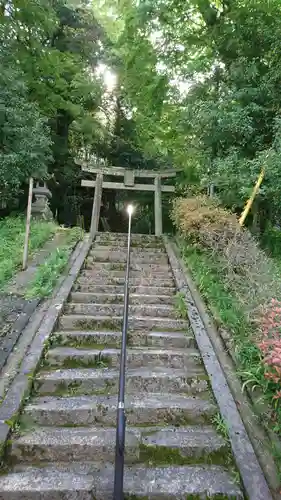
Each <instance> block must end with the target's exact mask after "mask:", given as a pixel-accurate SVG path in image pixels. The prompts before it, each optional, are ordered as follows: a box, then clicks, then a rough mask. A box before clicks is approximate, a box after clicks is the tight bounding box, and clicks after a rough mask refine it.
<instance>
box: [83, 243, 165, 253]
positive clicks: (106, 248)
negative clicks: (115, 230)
mask: <svg viewBox="0 0 281 500" xmlns="http://www.w3.org/2000/svg"><path fill="white" fill-rule="evenodd" d="M96 251H99V252H105V253H108V252H122V253H124V254H125V255H127V251H128V247H127V242H126V244H125V245H124V243H123V242H120V245H118V247H117V246H116V245H112V244H110V245H104V244H103V242H97V243H96V244H95V246H94V247H92V248H91V250H90V252H89V255H92V254H93V253H94V252H96ZM144 253H149V254H151V255H152V254H153V255H156V256H157V255H166V251H165V248H163V247H146V246H144V247H141V246H139V245H138V246H134V245H133V246H131V250H130V254H131V256H133V255H139V254H144Z"/></svg>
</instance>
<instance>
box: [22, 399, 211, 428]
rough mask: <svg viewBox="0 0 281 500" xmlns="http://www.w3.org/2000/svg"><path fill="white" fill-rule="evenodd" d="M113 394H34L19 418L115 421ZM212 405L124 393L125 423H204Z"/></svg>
mask: <svg viewBox="0 0 281 500" xmlns="http://www.w3.org/2000/svg"><path fill="white" fill-rule="evenodd" d="M116 409H117V396H116V395H114V396H104V395H98V396H97V395H91V396H73V397H71V396H70V397H67V398H66V397H54V396H45V397H39V398H34V400H33V401H32V402H31V403H29V404H28V405H27V406H26V407H25V409H24V413H23V420H24V421H25V420H27V421H28V422H29V424H30V422H34V423H35V424H37V425H43V426H85V425H88V426H89V425H102V426H103V425H113V426H114V425H115V424H116ZM216 412H217V408H216V406H215V405H214V404H213V403H212V402H210V401H208V400H205V399H201V398H197V397H195V396H187V395H181V394H171V393H152V394H151V393H138V395H130V394H128V395H127V396H126V416H127V424H128V425H143V424H146V425H153V424H157V423H158V425H159V423H160V422H165V423H170V424H173V425H187V424H204V423H207V422H210V420H211V419H212V417H213V416H214V415H215V414H216Z"/></svg>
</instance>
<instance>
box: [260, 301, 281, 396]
mask: <svg viewBox="0 0 281 500" xmlns="http://www.w3.org/2000/svg"><path fill="white" fill-rule="evenodd" d="M258 346H259V348H260V350H261V352H262V354H263V362H264V366H265V373H264V376H265V378H266V379H267V380H269V381H271V382H272V384H274V385H275V386H276V387H274V394H273V400H275V401H276V402H277V403H279V400H281V302H280V301H278V300H276V299H272V300H271V302H270V304H269V306H268V307H267V308H266V309H265V311H264V313H263V315H262V319H261V341H260V342H259V344H258Z"/></svg>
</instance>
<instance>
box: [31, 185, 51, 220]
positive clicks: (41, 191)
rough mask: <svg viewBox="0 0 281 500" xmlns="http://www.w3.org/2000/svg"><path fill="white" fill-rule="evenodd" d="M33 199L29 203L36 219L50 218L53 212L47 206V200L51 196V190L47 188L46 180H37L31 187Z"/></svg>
mask: <svg viewBox="0 0 281 500" xmlns="http://www.w3.org/2000/svg"><path fill="white" fill-rule="evenodd" d="M33 195H34V197H35V201H34V202H33V203H32V205H31V213H32V216H33V217H35V218H37V219H44V220H52V219H53V214H52V211H51V209H50V207H49V200H50V198H51V197H52V193H51V191H50V190H49V189H48V187H47V185H46V182H44V183H40V182H37V183H36V185H35V187H34V188H33Z"/></svg>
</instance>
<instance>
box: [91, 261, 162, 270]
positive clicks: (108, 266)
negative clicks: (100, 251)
mask: <svg viewBox="0 0 281 500" xmlns="http://www.w3.org/2000/svg"><path fill="white" fill-rule="evenodd" d="M90 262H91V263H92V262H93V260H92V259H90ZM86 263H87V259H86V261H85V264H86ZM95 269H101V270H102V269H105V270H107V271H125V269H126V262H95ZM130 271H144V272H145V273H146V272H150V273H154V272H166V271H171V267H170V264H168V263H167V264H164V265H163V264H153V263H151V262H149V263H147V264H144V263H142V264H138V263H136V262H133V263H130Z"/></svg>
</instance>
